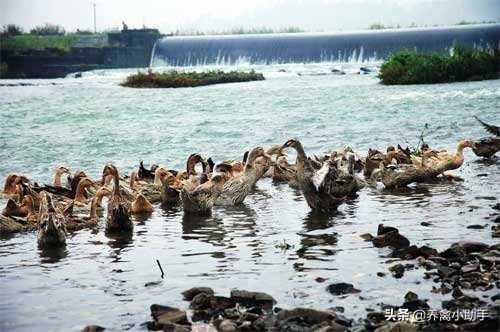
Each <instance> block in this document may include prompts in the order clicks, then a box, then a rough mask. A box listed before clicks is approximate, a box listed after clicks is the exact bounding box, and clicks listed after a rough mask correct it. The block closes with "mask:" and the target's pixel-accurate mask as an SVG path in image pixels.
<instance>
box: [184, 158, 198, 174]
mask: <svg viewBox="0 0 500 332" xmlns="http://www.w3.org/2000/svg"><path fill="white" fill-rule="evenodd" d="M196 164H197V162H196V160H194V158H193V157H192V156H190V157H189V158H188V160H187V162H186V172H187V173H188V176H189V175H196Z"/></svg>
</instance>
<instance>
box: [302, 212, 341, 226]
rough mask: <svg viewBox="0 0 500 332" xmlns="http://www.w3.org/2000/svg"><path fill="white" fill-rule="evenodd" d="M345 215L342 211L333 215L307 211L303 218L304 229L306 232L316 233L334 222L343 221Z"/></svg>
mask: <svg viewBox="0 0 500 332" xmlns="http://www.w3.org/2000/svg"><path fill="white" fill-rule="evenodd" d="M344 218H345V215H344V212H342V211H336V212H334V213H329V214H327V213H321V212H316V211H309V213H308V214H307V216H306V217H305V218H304V222H303V225H304V228H305V229H306V231H316V230H318V229H327V228H330V227H332V226H333V225H334V224H335V221H336V220H340V219H344Z"/></svg>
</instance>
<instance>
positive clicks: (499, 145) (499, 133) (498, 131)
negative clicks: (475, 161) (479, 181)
mask: <svg viewBox="0 0 500 332" xmlns="http://www.w3.org/2000/svg"><path fill="white" fill-rule="evenodd" d="M474 118H476V120H477V121H479V123H481V125H483V127H484V128H485V129H486V131H488V132H489V133H490V134H493V135H494V136H496V137H488V138H482V139H480V140H477V141H474V146H473V147H472V151H473V152H474V154H475V155H476V156H478V157H483V158H487V159H490V158H491V157H493V156H494V155H495V154H496V153H497V152H498V151H500V127H497V126H494V125H490V124H487V123H486V122H484V121H482V120H481V119H479V118H478V117H477V116H475V117H474Z"/></svg>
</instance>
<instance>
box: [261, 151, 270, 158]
mask: <svg viewBox="0 0 500 332" xmlns="http://www.w3.org/2000/svg"><path fill="white" fill-rule="evenodd" d="M262 157H264V158H267V159H272V156H271V155H270V154H268V153H267V152H265V151H264V153H263V154H262Z"/></svg>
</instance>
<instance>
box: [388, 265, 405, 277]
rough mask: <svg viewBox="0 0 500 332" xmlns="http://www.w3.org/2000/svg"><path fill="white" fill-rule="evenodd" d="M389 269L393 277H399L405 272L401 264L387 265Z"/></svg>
mask: <svg viewBox="0 0 500 332" xmlns="http://www.w3.org/2000/svg"><path fill="white" fill-rule="evenodd" d="M389 271H391V273H392V275H393V276H394V277H395V278H398V279H399V278H401V277H403V275H404V274H405V267H404V265H403V264H396V265H393V266H391V267H389Z"/></svg>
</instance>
